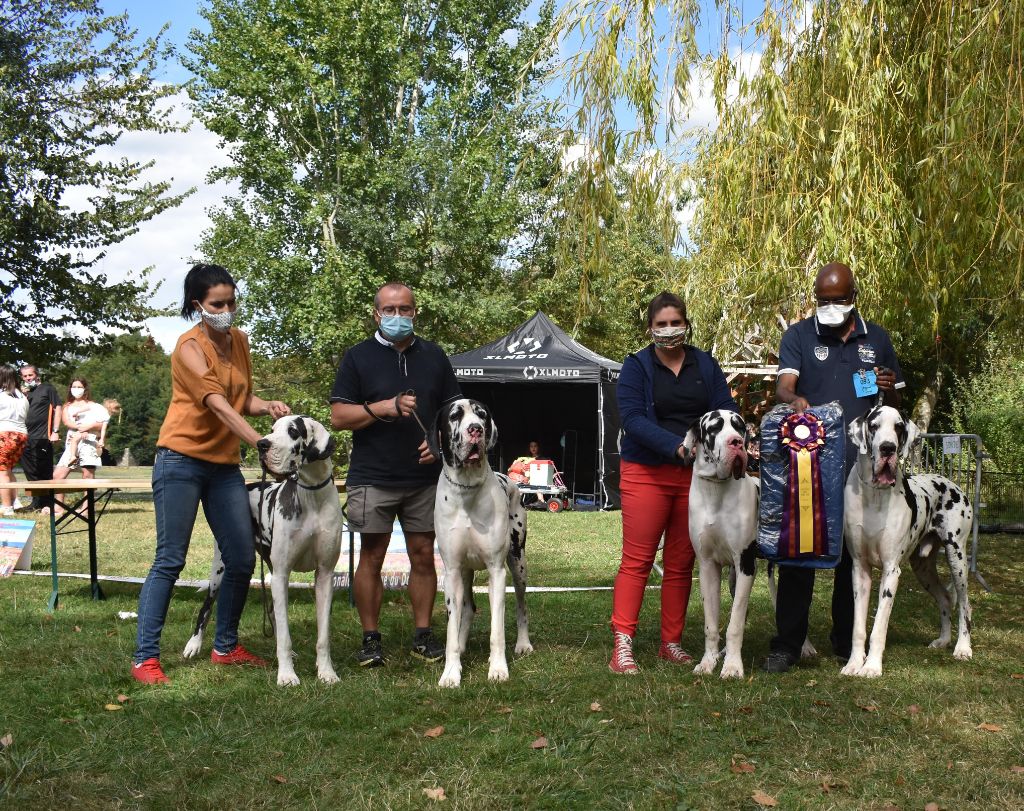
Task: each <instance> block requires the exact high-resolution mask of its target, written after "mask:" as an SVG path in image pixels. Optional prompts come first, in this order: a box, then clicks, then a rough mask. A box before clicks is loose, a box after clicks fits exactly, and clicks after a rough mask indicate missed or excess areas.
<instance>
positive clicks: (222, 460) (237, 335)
mask: <svg viewBox="0 0 1024 811" xmlns="http://www.w3.org/2000/svg"><path fill="white" fill-rule="evenodd" d="M191 340H195V341H196V342H197V343H198V344H199V348H200V349H201V350H202V352H203V356H204V357H205V358H206V365H207V367H208V368H207V370H206V374H204V375H202V376H199V375H196V374H194V373H193V372H192V370H191V369H190V368H189V367H188V366H187V365H186V364H185V362H184V360H182V358H181V346H182V344H184V343H185V342H186V341H191ZM251 393H252V362H251V361H250V359H249V339H248V338H247V337H246V335H245V333H244V332H242V331H241V330H237V329H234V328H232V330H231V362H230V363H226V362H225V361H223V360H221V359H220V356H219V355H218V354H217V350H216V348H215V347H214V345H213V344H212V343H211V342H210V339H209V338H207V337H206V335H205V333H204V332H203V331H202V329H201V324H197V325H196V326H194V327H193V328H192V329H190V330H189V331H188V332H186V333H185V334H184V335H182V336H181V337H180V338H178V343H177V345H176V346H175V347H174V352H173V353H171V404H170V406H168V408H167V416H165V417H164V423H163V425H162V426H161V427H160V437H159V438H158V439H157V445H159V446H160V447H162V448H170V449H171V450H172V451H177V452H178V453H181V454H184V455H185V456H190V457H192V458H193V459H202V460H203V461H206V462H214V463H217V464H235V465H237V464H238V463H239V462H241V461H242V453H241V440H239V438H238V437H237V436H235V435H234V434H233V433H232V432H231V430H230V429H229V428H228V427H227V425H225V424H224V422H222V421H221V419H220V418H219V417H218V416H217V415H216V414H214V413H213V411H211V410H210V409H209V408H207V406H206V398H207V397H209V396H210V395H211V394H223V395H224V398H225V399H226V400H227V401H228V403H229V404H230V405H231V407H232V408H233V409H234V410H235V411H237V412H238V413H239V414H243V415H244V414H245V410H244V409H245V403H246V400H248V399H249V395H250V394H251Z"/></svg>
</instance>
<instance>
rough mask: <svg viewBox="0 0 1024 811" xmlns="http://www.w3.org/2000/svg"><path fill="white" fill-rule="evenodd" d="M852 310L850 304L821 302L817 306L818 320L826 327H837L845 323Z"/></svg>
mask: <svg viewBox="0 0 1024 811" xmlns="http://www.w3.org/2000/svg"><path fill="white" fill-rule="evenodd" d="M852 311H853V305H852V304H822V305H819V306H818V322H819V323H821V324H824V325H825V326H826V327H838V326H840V325H841V324H845V323H846V319H847V317H848V316H849V315H850V313H851V312H852Z"/></svg>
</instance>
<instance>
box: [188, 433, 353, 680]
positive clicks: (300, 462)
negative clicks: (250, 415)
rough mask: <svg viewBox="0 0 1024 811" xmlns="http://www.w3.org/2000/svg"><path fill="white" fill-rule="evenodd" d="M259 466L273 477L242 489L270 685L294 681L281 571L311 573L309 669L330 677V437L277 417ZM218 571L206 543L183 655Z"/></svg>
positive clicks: (194, 642) (212, 596)
mask: <svg viewBox="0 0 1024 811" xmlns="http://www.w3.org/2000/svg"><path fill="white" fill-rule="evenodd" d="M256 448H257V450H258V451H259V455H260V464H262V465H263V468H264V470H266V471H267V472H268V473H270V474H271V475H272V476H275V477H281V480H280V481H276V482H269V481H262V482H254V483H252V484H249V485H247V487H248V489H249V508H250V510H251V512H252V521H253V536H254V540H255V542H256V551H257V552H258V553H259V555H260V557H261V558H263V560H264V562H266V564H267V566H268V567H269V568H270V570H271V572H272V574H271V579H270V589H271V594H272V595H273V603H274V611H273V618H274V630H275V632H276V637H277V683H278V685H280V686H289V685H296V684H298V683H299V677H298V676H297V675H296V674H295V666H294V663H293V661H292V638H291V634H290V632H289V630H288V576H289V574H290V573H291V572H293V571H296V572H309V571H313V570H315V571H316V582H315V586H314V590H315V599H316V624H317V638H316V669H317V676H318V677H319V679H320V681H322V682H324V683H326V684H333V683H334V682H336V681H338V675H337V673H335V671H334V665H333V663H332V662H331V651H330V629H329V623H330V617H331V599H332V597H333V593H334V584H333V577H334V566H335V564H336V563H337V562H338V556H339V554H340V553H341V532H342V518H341V503H340V501H339V500H338V491H337V489H336V488H335V486H334V463H333V462H332V460H331V456H332V455H333V454H334V438H333V437H332V436H331V434H330V432H328V430H327V429H326V428H324V426H323V425H321V424H320V423H319V422H317V421H316V420H314V419H312V418H311V417H304V416H290V417H281V419H279V420H277V421H276V422H275V423H274V427H273V430H272V431H271V432H270V433H269V434H267V436H265V437H263V439H261V440H260V441H259V442H257V443H256ZM223 577H224V566H223V564H222V563H221V556H220V550H219V549H218V548H217V545H216V544H214V555H213V565H212V567H211V569H210V593H209V595H208V596H207V598H206V601H205V602H204V603H203V606H202V608H201V609H200V610H199V617H198V618H197V620H196V626H195V632H194V633H193V635H192V638H191V639H189V641H188V644H187V645H186V646H185V651H184V655H185V656H186V657H192V656H195V655H196V654H197V653H199V651H200V649H201V648H202V644H203V630H204V629H205V628H206V624H207V622H209V619H210V613H211V611H212V609H213V605H214V602H215V601H216V598H217V592H218V590H219V589H220V583H221V580H222V579H223Z"/></svg>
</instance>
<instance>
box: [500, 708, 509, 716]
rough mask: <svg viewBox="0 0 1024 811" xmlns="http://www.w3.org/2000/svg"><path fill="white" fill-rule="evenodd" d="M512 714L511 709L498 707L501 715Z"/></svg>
mask: <svg viewBox="0 0 1024 811" xmlns="http://www.w3.org/2000/svg"><path fill="white" fill-rule="evenodd" d="M510 712H512V708H511V707H498V714H499V715H508V714H509V713H510Z"/></svg>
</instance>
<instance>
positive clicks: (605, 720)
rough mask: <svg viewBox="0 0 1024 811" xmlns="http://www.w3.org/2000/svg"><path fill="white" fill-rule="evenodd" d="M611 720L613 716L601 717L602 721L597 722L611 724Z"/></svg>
mask: <svg viewBox="0 0 1024 811" xmlns="http://www.w3.org/2000/svg"><path fill="white" fill-rule="evenodd" d="M611 722H612V719H611V718H602V719H601V720H600V721H598V722H597V723H599V724H610V723H611Z"/></svg>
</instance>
